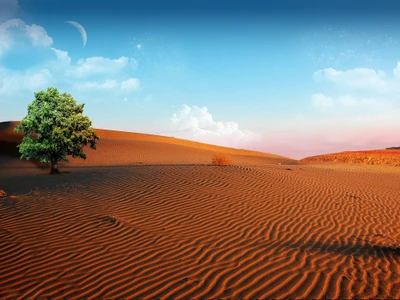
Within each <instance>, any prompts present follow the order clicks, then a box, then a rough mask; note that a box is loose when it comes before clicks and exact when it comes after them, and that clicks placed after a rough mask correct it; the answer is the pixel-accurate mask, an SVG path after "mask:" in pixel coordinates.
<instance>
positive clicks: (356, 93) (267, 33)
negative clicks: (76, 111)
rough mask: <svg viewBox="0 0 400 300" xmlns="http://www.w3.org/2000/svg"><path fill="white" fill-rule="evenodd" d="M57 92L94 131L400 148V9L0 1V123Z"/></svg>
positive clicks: (275, 149)
mask: <svg viewBox="0 0 400 300" xmlns="http://www.w3.org/2000/svg"><path fill="white" fill-rule="evenodd" d="M348 2H350V3H348ZM68 21H72V22H77V23H78V24H80V25H81V26H82V27H83V28H84V30H85V32H86V37H87V39H86V40H84V38H83V36H82V32H81V31H79V29H78V28H77V27H75V26H73V24H71V23H67V22H68ZM74 24H75V23H74ZM48 87H57V88H58V90H59V91H60V92H67V93H70V94H71V95H72V96H73V97H74V98H75V99H76V101H77V102H78V103H84V104H85V110H84V113H85V115H87V116H89V117H90V119H91V120H92V122H93V126H94V127H95V128H104V129H115V130H123V131H131V132H140V133H150V134H158V135H165V136H173V137H178V138H185V139H190V140H196V141H200V142H206V143H211V144H217V145H223V146H228V147H235V148H240V149H251V150H257V151H262V152H269V153H275V154H279V155H284V156H289V157H292V158H297V159H299V158H303V157H307V156H311V155H318V154H324V153H333V152H340V151H347V150H361V149H382V148H386V147H392V146H400V117H399V116H400V3H399V2H397V1H388V0H387V1H379V3H378V1H366V0H364V1H358V0H354V1H342V0H337V1H311V0H304V1H294V0H291V1H290V0H282V1H254V0H247V1H235V0H233V1H229V2H228V1H215V0H214V1H207V0H203V1H177V0H173V1H155V0H152V1H136V0H132V1H123V0H113V1H100V0H98V1H86V0H79V1H77V0H69V1H54V0H51V1H50V0H35V1H32V0H0V122H2V121H9V120H20V119H22V118H23V117H24V116H25V115H26V114H27V106H28V104H29V103H30V102H31V101H32V100H33V99H34V92H38V91H41V90H44V89H47V88H48Z"/></svg>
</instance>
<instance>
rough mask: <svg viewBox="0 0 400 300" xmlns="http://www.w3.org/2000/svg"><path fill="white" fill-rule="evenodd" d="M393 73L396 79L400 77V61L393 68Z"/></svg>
mask: <svg viewBox="0 0 400 300" xmlns="http://www.w3.org/2000/svg"><path fill="white" fill-rule="evenodd" d="M393 75H394V77H395V78H396V79H399V78H400V62H397V66H396V68H394V69H393Z"/></svg>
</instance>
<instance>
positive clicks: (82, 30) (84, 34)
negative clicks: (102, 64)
mask: <svg viewBox="0 0 400 300" xmlns="http://www.w3.org/2000/svg"><path fill="white" fill-rule="evenodd" d="M65 23H68V24H71V25H72V26H75V27H76V28H78V31H79V33H80V34H81V37H82V41H83V47H85V45H86V41H87V34H86V30H85V28H83V26H82V25H81V24H79V23H78V22H75V21H66V22H65Z"/></svg>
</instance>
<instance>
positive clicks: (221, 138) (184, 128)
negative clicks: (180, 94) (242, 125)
mask: <svg viewBox="0 0 400 300" xmlns="http://www.w3.org/2000/svg"><path fill="white" fill-rule="evenodd" d="M171 127H172V130H173V131H174V135H175V136H177V137H181V138H187V139H192V140H197V141H200V142H205V143H211V144H216V145H222V146H228V147H246V145H248V144H249V143H252V142H255V141H257V142H258V141H260V140H261V135H260V134H257V133H254V132H252V131H250V130H246V129H239V125H238V124H237V123H236V122H221V121H214V120H213V117H212V115H211V114H210V113H209V112H208V110H207V107H197V106H192V107H190V106H188V105H183V107H182V109H181V110H180V111H179V112H178V113H175V114H173V116H172V118H171Z"/></svg>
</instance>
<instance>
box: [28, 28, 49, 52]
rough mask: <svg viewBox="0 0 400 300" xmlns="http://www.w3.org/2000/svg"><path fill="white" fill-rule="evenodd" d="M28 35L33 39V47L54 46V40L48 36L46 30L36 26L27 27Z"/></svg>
mask: <svg viewBox="0 0 400 300" xmlns="http://www.w3.org/2000/svg"><path fill="white" fill-rule="evenodd" d="M25 30H26V34H27V36H28V37H29V38H30V39H31V41H32V44H33V46H43V47H49V46H51V45H52V44H53V39H52V38H51V37H49V36H48V35H47V32H46V30H45V29H44V28H43V27H41V26H38V25H36V24H32V25H31V26H29V25H26V26H25Z"/></svg>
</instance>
